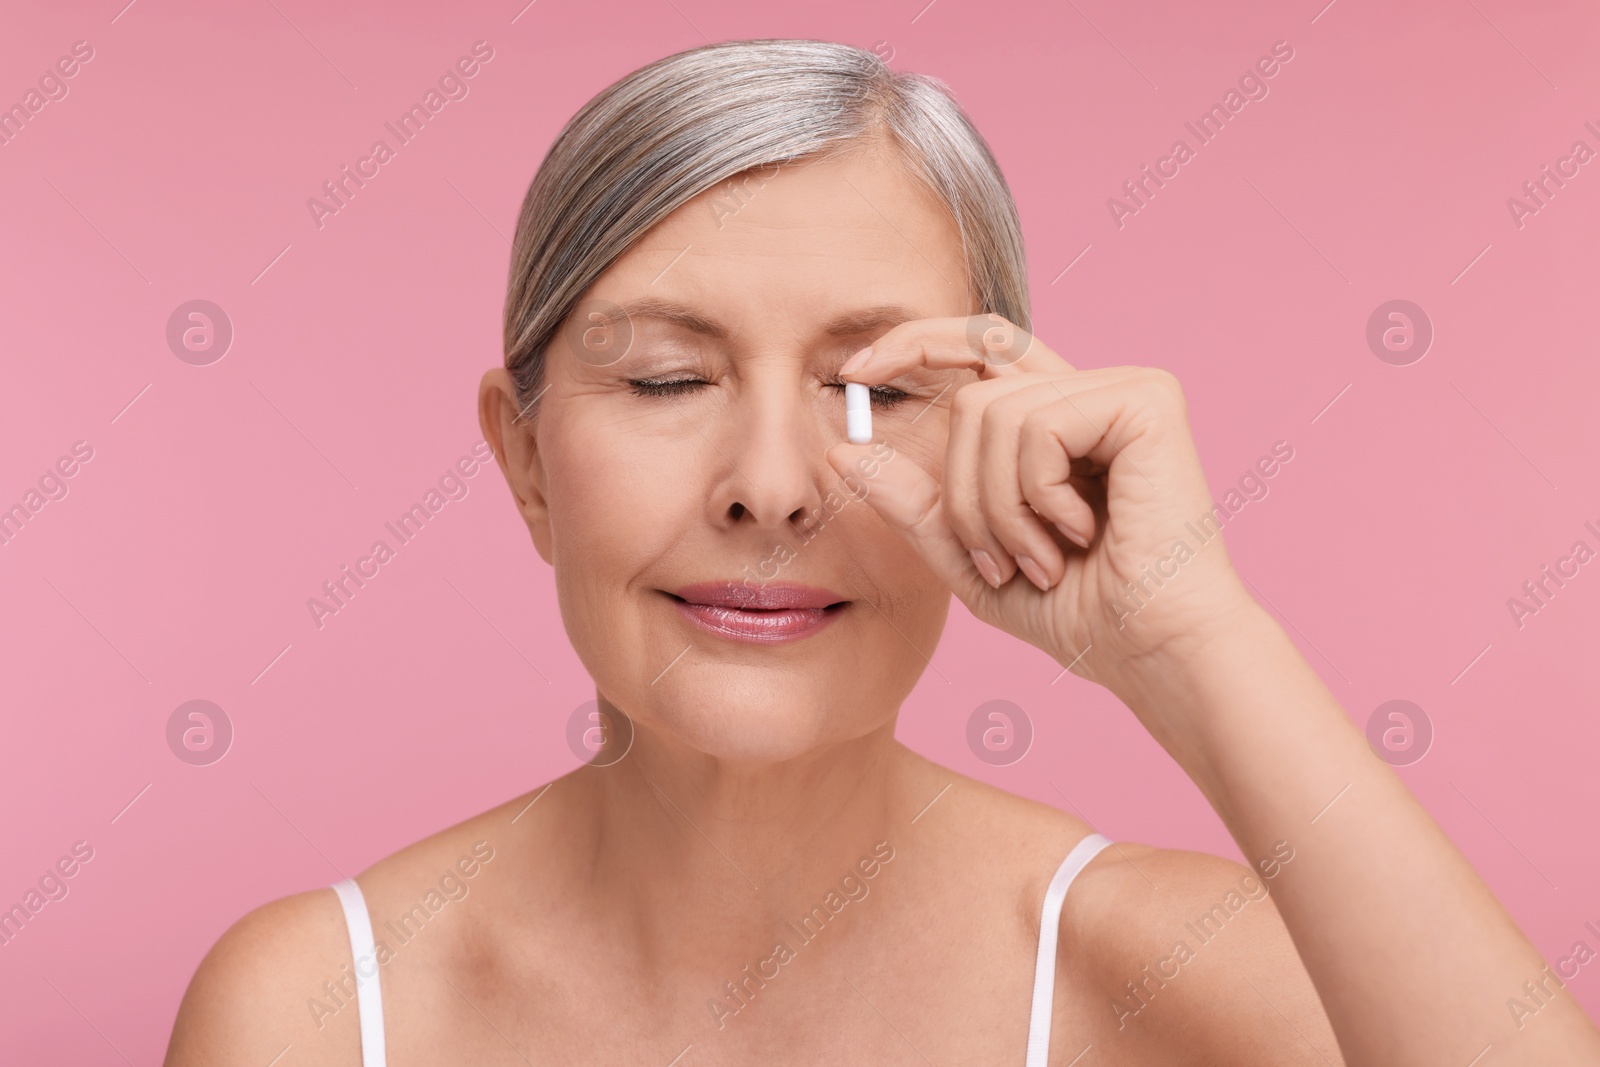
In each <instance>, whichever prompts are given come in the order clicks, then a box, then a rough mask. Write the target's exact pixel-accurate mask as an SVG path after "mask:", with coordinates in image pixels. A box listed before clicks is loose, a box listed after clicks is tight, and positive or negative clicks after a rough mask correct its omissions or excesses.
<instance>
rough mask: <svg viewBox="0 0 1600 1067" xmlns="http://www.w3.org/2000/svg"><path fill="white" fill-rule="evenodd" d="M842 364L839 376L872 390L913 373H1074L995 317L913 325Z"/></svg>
mask: <svg viewBox="0 0 1600 1067" xmlns="http://www.w3.org/2000/svg"><path fill="white" fill-rule="evenodd" d="M863 351H867V352H869V355H868V356H867V358H866V359H865V360H863V361H862V362H860V363H857V362H856V360H857V359H859V357H860V353H857V354H856V355H855V356H852V357H851V358H850V359H849V360H846V361H845V364H844V367H845V368H849V369H843V368H841V370H840V374H841V375H842V376H844V377H845V378H846V379H848V380H850V381H859V382H864V383H866V384H868V385H878V384H882V383H884V382H887V381H890V380H891V379H893V378H896V377H898V376H900V375H902V374H904V373H906V372H907V371H909V370H912V369H914V368H916V367H927V368H928V369H930V370H954V369H961V368H966V369H969V370H975V371H977V372H978V373H979V375H980V377H981V378H983V379H989V378H996V377H1000V376H1003V375H1009V374H1060V373H1063V372H1067V371H1072V370H1074V369H1075V368H1074V367H1073V366H1072V365H1071V364H1070V363H1068V362H1067V361H1066V360H1064V359H1062V358H1061V357H1060V356H1058V355H1056V354H1055V353H1054V352H1052V351H1051V350H1050V348H1049V347H1048V346H1047V345H1046V344H1045V343H1044V342H1043V341H1041V340H1039V339H1038V338H1037V337H1034V336H1033V335H1032V334H1030V333H1029V332H1028V331H1026V330H1024V329H1022V327H1020V326H1017V325H1016V324H1015V323H1012V322H1010V321H1008V320H1006V319H1004V318H1002V317H1001V316H999V315H996V314H992V313H991V314H986V315H969V316H964V317H960V316H957V317H949V318H934V319H913V320H911V321H910V322H902V323H901V324H900V325H898V326H896V327H894V328H893V329H891V330H890V331H888V332H887V333H885V334H884V335H883V336H882V337H880V338H878V339H877V340H876V341H874V342H872V344H871V345H870V346H869V348H867V349H864V350H863Z"/></svg>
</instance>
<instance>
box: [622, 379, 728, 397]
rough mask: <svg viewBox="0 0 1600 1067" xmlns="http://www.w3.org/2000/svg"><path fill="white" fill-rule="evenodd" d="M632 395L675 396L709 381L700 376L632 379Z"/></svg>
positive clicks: (630, 381)
mask: <svg viewBox="0 0 1600 1067" xmlns="http://www.w3.org/2000/svg"><path fill="white" fill-rule="evenodd" d="M628 384H629V385H631V386H632V387H633V395H634V396H677V395H678V394H680V393H687V392H691V391H692V390H694V389H698V388H699V387H700V386H702V385H709V384H710V383H709V382H707V381H705V380H704V379H701V378H670V379H668V380H666V381H633V380H631V379H630V380H629V382H628Z"/></svg>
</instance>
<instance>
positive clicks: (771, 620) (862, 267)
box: [485, 149, 976, 761]
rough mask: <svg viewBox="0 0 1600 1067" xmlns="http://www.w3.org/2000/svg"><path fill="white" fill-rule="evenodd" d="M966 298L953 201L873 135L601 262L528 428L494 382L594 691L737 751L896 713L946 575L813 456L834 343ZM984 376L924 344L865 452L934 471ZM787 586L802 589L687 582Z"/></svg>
mask: <svg viewBox="0 0 1600 1067" xmlns="http://www.w3.org/2000/svg"><path fill="white" fill-rule="evenodd" d="M646 301H648V302H649V303H648V304H646V303H644V302H646ZM975 310H976V309H975V308H974V307H973V306H972V304H971V302H970V299H969V296H968V290H967V284H966V273H965V267H964V265H963V259H962V255H961V246H960V240H959V237H958V235H957V232H956V230H955V226H954V223H953V222H952V221H951V219H950V218H949V216H948V213H947V212H946V211H944V210H943V209H942V208H940V207H939V206H938V205H937V203H936V202H934V201H932V200H931V199H929V198H928V197H927V196H926V195H925V194H923V193H922V192H921V191H920V188H919V187H917V186H914V185H913V184H912V182H911V179H910V178H908V177H907V176H906V175H905V174H904V172H903V171H902V170H901V169H900V167H899V165H898V164H897V163H895V162H894V161H893V160H892V159H891V158H890V157H888V156H886V155H883V154H881V153H880V152H879V151H877V150H875V149H869V150H863V151H860V152H856V153H852V154H851V155H849V156H847V157H840V158H834V159H829V160H824V161H816V162H810V163H803V164H790V165H785V166H781V167H780V166H776V165H774V166H772V167H767V168H762V169H757V170H755V171H752V172H748V173H747V174H745V175H742V176H740V177H739V178H736V179H734V180H732V181H730V182H724V183H723V184H722V185H719V186H717V187H716V188H715V189H712V190H710V191H708V192H707V193H704V194H702V195H701V196H699V197H696V198H695V199H694V200H691V201H689V202H688V203H687V204H685V205H684V206H683V207H681V208H679V209H678V210H677V211H676V212H674V213H673V214H672V215H671V216H670V217H668V218H667V219H666V220H665V221H663V222H662V223H661V224H660V225H658V226H657V227H655V229H654V230H652V231H651V232H650V233H649V234H648V235H646V236H645V237H644V238H643V239H642V240H640V241H639V242H638V244H637V245H635V246H634V247H633V248H632V249H631V250H630V251H629V252H628V253H627V254H626V255H624V256H623V257H621V258H620V259H619V260H617V261H616V263H614V264H613V265H612V266H611V268H610V269H609V270H607V271H606V272H605V273H604V274H603V275H602V276H601V277H600V278H599V279H598V280H597V281H596V282H595V283H594V285H593V286H592V287H591V288H590V290H589V291H588V293H587V294H586V296H585V299H584V300H583V301H582V302H580V304H579V307H578V308H577V310H576V311H575V312H574V313H573V315H572V316H570V317H569V319H568V320H567V323H566V324H565V325H564V327H563V330H562V332H561V334H560V335H559V336H558V337H557V339H556V340H555V341H554V342H553V343H552V344H551V345H550V346H549V348H548V350H547V354H546V369H545V383H546V391H545V392H544V393H543V395H542V396H541V398H540V409H539V414H538V416H537V419H536V421H535V422H534V424H533V425H532V428H531V431H530V430H529V428H528V427H526V426H518V427H512V426H509V425H508V424H507V423H506V421H505V420H506V417H507V416H509V414H510V411H509V404H508V403H504V404H501V406H500V413H501V414H500V416H499V418H500V421H501V424H502V427H503V429H502V432H503V433H504V434H505V435H506V437H508V438H510V437H512V436H513V435H521V437H520V439H519V440H518V441H512V440H507V441H506V442H505V444H504V449H505V456H504V459H505V462H506V466H507V475H508V477H509V478H510V480H511V482H512V487H513V490H514V491H515V493H516V496H517V499H518V501H519V504H520V506H521V508H522V511H523V513H524V516H525V518H526V519H527V522H528V525H529V528H530V530H531V531H532V534H533V538H534V542H535V544H536V545H537V546H538V549H539V552H540V555H542V556H543V557H544V558H545V560H546V561H548V562H549V563H551V564H552V565H553V567H554V571H555V578H556V586H557V590H558V595H559V599H560V604H561V613H562V617H563V620H564V621H565V624H566V628H567V632H568V634H569V635H570V637H571V640H572V643H573V645H574V647H575V648H576V650H577V652H578V654H579V656H580V657H581V658H582V660H583V662H584V665H585V666H586V667H587V669H588V671H589V673H590V675H591V676H592V677H593V678H594V680H595V682H596V685H597V688H598V690H599V693H600V695H601V696H602V697H603V698H604V699H605V700H608V701H609V702H611V703H612V704H614V705H615V706H616V707H618V708H620V709H621V710H623V711H624V712H626V713H627V714H628V715H629V716H630V717H632V718H633V720H634V721H635V723H636V724H637V725H638V726H639V728H640V729H641V730H642V731H644V732H646V733H648V734H650V735H653V736H657V737H661V738H662V739H663V740H667V739H675V740H676V742H678V743H680V744H682V745H684V746H687V747H688V748H690V749H693V750H697V751H700V752H703V753H706V754H708V755H711V756H716V757H721V758H727V759H735V760H757V761H767V760H781V759H788V758H792V757H795V756H798V755H802V754H804V753H806V752H807V751H809V750H812V749H815V748H817V747H819V746H822V745H826V744H830V743H834V742H839V741H844V740H848V739H850V738H854V737H859V736H860V735H862V734H865V733H867V732H868V731H870V730H873V729H876V728H879V727H881V726H883V725H885V724H886V723H887V722H888V721H889V720H890V719H891V718H892V717H893V716H894V714H895V712H896V710H897V709H898V708H899V705H900V703H901V701H902V700H903V699H904V698H905V696H906V695H907V694H908V693H909V692H910V691H911V689H912V687H913V686H914V685H915V683H916V680H917V678H918V677H919V676H920V675H921V673H922V672H923V670H924V669H926V667H927V666H928V657H930V656H931V655H932V654H933V651H934V647H935V646H936V645H937V643H938V640H939V635H940V633H941V631H942V630H943V628H944V622H945V617H946V613H947V611H948V608H949V597H950V594H949V592H948V591H947V590H946V589H945V588H944V587H943V586H942V585H941V583H940V582H939V581H938V580H937V578H936V577H935V576H934V574H933V572H932V571H931V570H929V569H928V567H927V566H926V565H925V564H924V563H923V562H922V561H921V559H920V558H919V557H918V556H917V555H916V554H915V553H914V552H913V551H912V550H911V549H910V547H909V546H908V545H907V544H906V543H905V542H904V541H903V540H902V539H901V538H900V537H899V536H898V535H897V534H895V533H894V532H893V531H892V530H891V529H889V528H888V527H887V526H886V525H884V524H883V522H882V521H881V520H879V519H878V518H877V516H876V515H875V514H874V512H873V511H872V510H871V508H870V506H869V505H867V504H865V503H862V502H860V501H859V500H857V499H854V498H853V497H852V494H851V491H850V489H849V488H847V486H846V484H845V483H844V482H843V481H842V480H841V479H840V477H839V475H838V474H837V473H836V472H835V471H834V470H833V468H832V467H830V466H829V465H828V463H827V461H826V459H825V458H824V452H825V450H826V449H827V448H828V447H829V446H830V445H833V444H836V443H838V442H839V441H842V440H843V439H844V424H845V414H844V412H845V404H844V390H843V387H842V383H841V382H840V379H839V378H838V369H839V367H840V365H841V364H843V363H844V361H845V360H846V359H847V358H848V357H849V356H850V355H852V354H853V353H855V352H856V351H858V350H859V349H861V348H863V347H865V346H866V345H868V344H870V343H871V342H872V341H873V340H874V339H875V338H876V337H878V336H880V335H881V334H883V333H885V332H887V331H888V330H889V329H890V327H892V326H894V325H895V324H896V323H898V322H900V321H902V320H906V319H916V318H927V317H934V316H949V315H968V314H972V313H973V312H974V311H975ZM607 316H611V318H609V319H608V318H607ZM975 377H976V375H975V373H973V372H971V371H959V372H952V371H926V370H922V371H918V372H915V373H912V374H908V375H907V376H905V377H904V378H901V379H897V380H896V381H894V382H892V383H889V384H890V386H891V387H892V388H893V389H896V390H898V393H899V394H904V395H903V396H899V395H898V394H897V395H895V396H894V397H890V396H888V395H887V394H881V393H880V394H877V395H874V397H873V405H872V406H873V423H874V440H875V441H877V442H880V444H879V445H878V446H877V452H878V456H879V457H882V458H880V459H879V460H878V462H879V463H895V462H904V461H905V460H910V461H912V462H915V463H917V464H918V465H920V466H921V467H922V468H923V469H924V470H926V471H927V472H928V473H929V474H930V475H932V476H933V477H934V478H936V479H938V478H941V477H942V474H943V469H942V468H943V459H944V445H945V435H946V431H947V425H948V422H947V415H948V411H949V404H950V400H951V396H952V394H953V393H954V391H955V389H956V387H957V386H959V385H961V384H963V383H964V382H966V381H970V380H973V379H974V378H975ZM491 379H492V380H496V381H499V382H501V383H502V384H503V385H508V383H509V379H507V378H505V377H504V376H503V372H499V376H498V377H497V376H496V372H491V375H490V376H489V377H486V379H485V382H486V388H488V383H489V382H490V381H491ZM640 382H646V383H656V384H654V385H648V384H647V385H640V384H638V383H640ZM667 382H676V383H679V384H675V385H663V384H660V383H667ZM530 432H531V439H530V436H529V435H530ZM874 473H875V468H874V467H873V466H872V465H871V464H870V463H869V464H867V466H866V468H865V469H864V470H861V471H860V472H859V473H858V478H859V482H858V483H857V488H858V489H859V487H860V486H865V487H867V491H869V492H870V488H871V485H872V475H873V474H874ZM707 583H710V587H709V588H707ZM694 586H699V587H701V588H699V589H695V588H691V587H694ZM785 587H790V588H788V590H787V591H788V592H789V593H790V594H791V595H797V596H798V597H799V602H800V603H802V604H803V605H807V606H809V607H810V609H811V610H805V609H802V610H799V611H790V612H786V613H780V612H773V611H768V612H767V613H766V614H764V615H763V614H760V613H758V612H756V611H751V610H747V609H740V608H738V607H733V608H729V607H727V606H723V607H720V608H719V607H716V606H709V607H707V606H702V607H695V606H693V605H694V604H695V603H699V602H704V601H716V600H718V599H722V600H727V599H729V598H730V597H731V598H733V599H735V600H737V599H739V598H741V597H744V598H749V600H747V601H746V602H747V603H750V604H751V605H752V606H759V605H761V604H769V603H772V602H771V601H762V600H759V599H756V597H758V596H760V595H762V594H766V595H773V594H776V595H783V593H784V589H785ZM793 587H799V588H798V589H796V588H793ZM719 594H720V596H719ZM824 604H827V605H833V606H831V607H827V608H825V609H824V610H823V611H822V614H821V616H820V618H819V617H818V615H817V612H816V610H815V609H816V608H817V607H819V606H821V605H824ZM819 622H820V623H821V625H818V623H819ZM757 631H760V633H763V634H767V635H768V636H766V637H764V638H763V637H761V636H758V633H757ZM774 637H777V638H778V639H774Z"/></svg>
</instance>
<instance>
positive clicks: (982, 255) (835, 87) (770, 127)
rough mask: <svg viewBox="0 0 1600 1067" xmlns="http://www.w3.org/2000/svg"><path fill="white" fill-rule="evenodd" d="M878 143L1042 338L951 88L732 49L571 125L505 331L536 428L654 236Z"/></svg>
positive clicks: (839, 56) (534, 197) (991, 289)
mask: <svg viewBox="0 0 1600 1067" xmlns="http://www.w3.org/2000/svg"><path fill="white" fill-rule="evenodd" d="M879 136H882V137H884V138H886V140H887V143H888V144H889V146H890V147H891V148H892V149H893V150H895V151H896V152H897V154H898V156H899V158H900V159H901V160H902V162H903V163H904V165H905V166H906V169H907V172H908V174H909V175H910V176H911V177H912V178H913V179H914V180H916V181H919V182H920V183H921V184H922V185H923V186H925V187H926V188H927V190H928V191H930V192H931V193H932V194H933V196H934V197H935V199H936V200H937V201H938V202H940V203H943V204H944V205H945V206H946V207H948V208H949V210H950V213H951V215H952V216H953V217H954V220H955V224H956V228H957V230H958V232H959V234H960V237H961V245H962V250H963V254H964V256H965V259H966V270H967V283H968V288H969V291H970V292H971V294H972V300H973V302H974V303H975V304H977V308H978V313H987V312H995V313H998V314H1000V315H1002V316H1004V317H1005V318H1007V319H1009V320H1010V321H1011V322H1013V323H1015V324H1016V325H1017V326H1019V327H1021V328H1022V329H1023V330H1031V328H1032V325H1031V323H1030V321H1029V318H1030V316H1029V303H1028V280H1027V262H1026V259H1025V256H1024V252H1023V244H1022V227H1021V224H1020V223H1019V221H1018V219H1017V209H1016V204H1015V203H1014V202H1013V200H1012V198H1011V190H1010V188H1009V187H1008V186H1007V185H1006V181H1005V178H1004V176H1003V175H1002V174H1001V173H1000V167H999V165H998V164H997V163H996V162H995V159H994V155H993V153H991V152H990V150H989V146H988V144H987V143H986V142H985V141H984V139H983V137H982V136H981V135H980V134H979V133H978V131H977V129H976V128H975V127H974V126H973V125H972V122H971V121H970V120H969V119H968V118H967V116H966V114H965V112H963V111H962V109H961V106H960V105H959V104H957V103H956V101H955V99H954V98H953V97H952V96H951V95H950V90H949V88H948V87H947V86H946V85H945V84H944V83H943V82H941V81H939V80H938V79H935V78H931V77H929V76H927V75H922V74H914V73H896V72H894V71H892V70H890V69H889V68H888V67H887V66H886V65H885V64H884V62H883V61H882V60H881V59H879V58H878V56H876V55H875V54H873V53H872V52H868V51H865V50H863V49H860V48H855V47H852V46H850V45H845V44H836V43H833V42H828V41H809V40H752V41H725V42H721V43H718V44H710V45H705V46H703V47H700V48H693V49H690V50H688V51H685V52H679V53H677V54H675V55H671V56H667V57H666V58H665V59H660V60H657V61H656V62H654V63H651V64H650V65H648V66H646V67H642V68H640V69H639V70H636V71H634V72H633V73H632V74H629V75H628V76H627V77H625V78H623V79H621V80H620V81H618V82H616V83H614V84H612V85H611V86H610V87H609V88H607V89H605V90H604V91H602V92H601V93H600V94H599V95H597V96H596V97H594V98H593V99H592V100H590V101H589V102H588V103H587V104H585V105H584V106H583V107H582V108H581V109H580V110H579V111H578V113H577V114H576V115H574V116H573V117H572V118H571V119H570V120H569V121H568V122H567V124H566V126H565V127H563V129H562V130H561V133H560V134H559V135H558V136H557V137H556V140H555V143H554V144H552V145H551V146H550V150H549V152H547V153H546V155H545V158H544V162H543V163H542V164H541V165H540V167H539V170H538V173H537V174H535V176H534V178H533V181H532V183H531V184H530V185H529V186H528V193H527V195H526V196H525V197H524V198H523V201H522V211H521V213H520V215H519V217H518V219H517V233H516V240H515V241H514V243H513V245H512V251H511V271H510V280H509V284H508V286H507V290H506V303H505V324H504V326H505V333H504V339H505V366H506V369H507V370H508V371H510V373H511V377H512V380H513V381H514V382H515V385H516V391H517V401H518V404H519V407H520V408H521V417H523V418H531V417H532V416H533V414H534V412H535V410H536V401H537V396H538V392H539V386H540V382H541V379H542V378H543V374H544V354H545V350H546V348H547V346H548V345H549V344H550V342H551V340H552V339H553V338H554V337H555V335H556V333H557V331H558V330H559V329H560V328H561V324H562V323H563V322H564V321H565V320H566V318H567V317H568V315H570V314H571V313H572V311H573V309H574V308H575V307H576V305H577V303H578V301H579V300H580V299H581V298H582V296H583V294H584V292H585V291H586V290H587V289H588V288H589V286H591V285H592V284H593V283H594V282H595V280H596V279H597V278H599V276H600V275H601V274H602V273H604V272H605V270H606V269H607V268H608V267H609V266H610V265H611V264H612V263H613V262H615V261H616V260H617V258H618V257H620V256H621V255H623V253H625V252H626V251H627V250H628V248H629V247H630V246H631V245H632V244H633V243H634V242H635V241H636V240H638V239H639V238H640V237H642V236H643V235H644V234H645V233H646V231H648V230H649V229H650V228H651V227H653V226H655V225H656V224H657V223H659V222H661V221H662V220H663V219H665V218H666V217H667V216H668V215H670V214H671V213H672V212H673V211H675V210H676V209H677V208H679V207H681V206H682V205H683V204H684V203H686V202H687V201H689V200H691V199H693V198H694V197H695V196H698V195H699V194H700V193H703V192H705V191H706V190H708V189H710V188H712V187H713V186H715V185H716V184H717V183H719V182H721V181H724V180H726V179H728V178H732V177H735V176H736V175H739V174H742V173H744V172H746V171H749V170H751V169H753V168H756V167H771V166H772V165H774V164H782V163H789V162H795V161H800V160H809V159H820V158H824V157H827V156H831V155H836V154H842V153H844V152H847V151H849V150H850V149H851V148H854V147H856V146H858V145H859V144H860V143H861V142H862V141H864V140H867V139H871V138H873V137H879Z"/></svg>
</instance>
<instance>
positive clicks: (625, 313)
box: [601, 297, 926, 341]
mask: <svg viewBox="0 0 1600 1067" xmlns="http://www.w3.org/2000/svg"><path fill="white" fill-rule="evenodd" d="M601 314H602V317H603V318H604V320H605V321H606V322H607V323H609V324H611V325H619V324H621V323H622V322H626V321H628V320H629V319H657V320H660V321H662V322H668V323H671V324H672V325H674V326H678V327H680V328H682V329H685V330H689V331H691V332H693V333H698V334H702V335H704V336H706V337H710V338H713V339H715V340H718V341H727V340H729V339H730V338H731V337H732V336H733V331H731V330H730V329H728V327H726V326H724V325H723V324H722V323H720V322H717V321H716V320H715V319H712V318H709V317H708V316H706V315H704V314H702V313H700V312H699V311H697V310H695V309H694V308H692V307H689V306H687V305H685V304H679V303H675V302H673V301H671V300H662V299H660V298H658V297H641V298H640V299H638V300H630V301H628V302H627V303H625V304H622V305H613V306H612V308H611V309H610V310H608V311H605V312H602V313H601ZM920 318H926V316H925V315H923V314H922V313H920V312H918V311H915V310H913V309H911V308H907V307H903V306H901V305H899V304H875V305H873V306H871V307H865V308H858V309H856V310H854V311H849V312H846V313H844V314H843V315H839V316H837V317H836V318H834V319H832V320H831V321H829V322H828V323H827V324H826V325H824V326H823V327H822V330H821V333H822V335H823V336H825V337H853V336H856V335H859V334H864V333H871V332H873V331H874V330H877V329H880V328H885V327H887V328H891V329H892V328H893V327H895V326H898V325H900V324H901V323H902V322H910V321H912V320H913V319H920Z"/></svg>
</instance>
